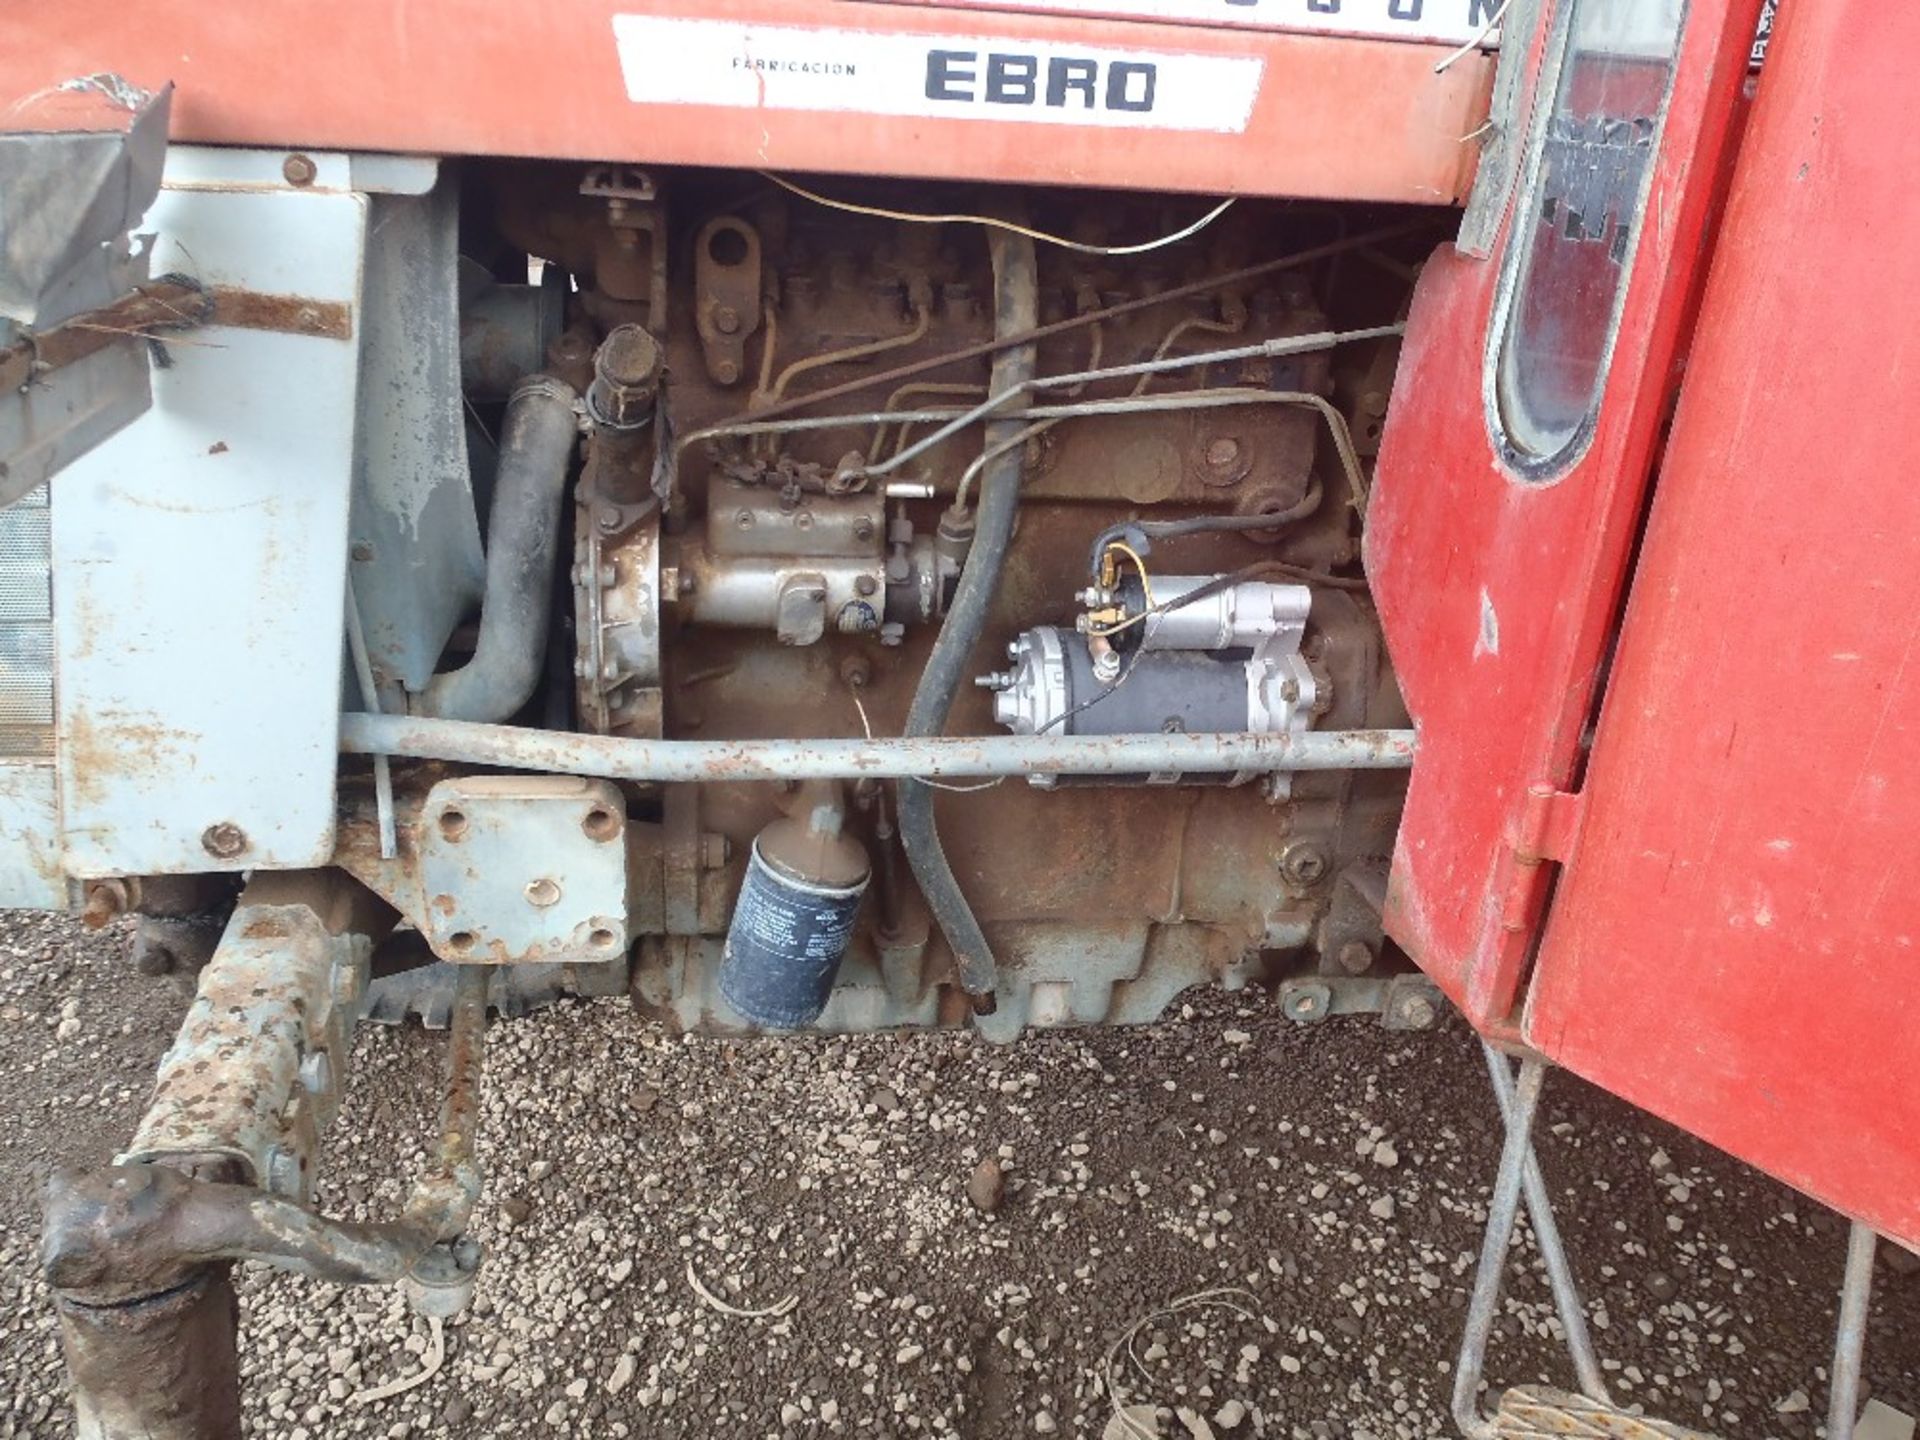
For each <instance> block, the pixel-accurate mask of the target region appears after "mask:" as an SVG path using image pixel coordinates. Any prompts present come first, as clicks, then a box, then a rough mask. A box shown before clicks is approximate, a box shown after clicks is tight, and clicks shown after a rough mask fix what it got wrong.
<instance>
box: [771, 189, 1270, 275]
mask: <svg viewBox="0 0 1920 1440" xmlns="http://www.w3.org/2000/svg"><path fill="white" fill-rule="evenodd" d="M759 174H760V175H762V176H763V177H765V178H766V179H768V180H771V181H772V182H773V183H774V184H776V185H778V186H779V187H780V188H781V189H782V190H789V191H791V192H792V193H794V194H795V195H798V196H799V197H800V198H801V199H803V200H811V201H813V203H814V204H816V205H825V206H826V207H827V208H828V209H829V210H844V211H846V212H847V213H848V214H849V215H870V216H872V217H873V218H874V219H876V220H905V221H909V222H911V223H913V224H916V225H989V226H991V227H993V228H994V229H996V230H1007V231H1011V232H1012V233H1013V234H1015V235H1024V236H1026V237H1027V238H1028V239H1029V240H1038V241H1040V242H1041V243H1042V244H1045V245H1058V246H1059V247H1060V248H1061V249H1063V250H1077V251H1079V252H1080V253H1081V254H1082V255H1144V254H1146V252H1147V251H1149V250H1158V249H1160V248H1161V247H1162V246H1163V245H1173V244H1176V243H1178V242H1179V241H1182V240H1185V239H1186V238H1187V237H1188V236H1190V235H1198V234H1199V233H1200V232H1201V231H1202V230H1204V229H1206V228H1207V226H1209V225H1211V224H1212V223H1213V222H1214V221H1216V220H1218V219H1219V218H1220V217H1221V216H1222V215H1224V214H1226V213H1227V208H1228V207H1229V206H1230V205H1232V204H1233V202H1234V199H1235V198H1236V197H1234V196H1231V195H1229V196H1228V197H1227V198H1226V199H1225V200H1222V201H1221V202H1220V203H1219V204H1218V205H1216V206H1214V207H1213V209H1211V210H1209V211H1208V212H1207V213H1206V214H1204V215H1202V216H1201V217H1200V218H1199V219H1198V220H1196V221H1194V222H1193V223H1192V224H1191V225H1189V226H1187V227H1186V228H1185V229H1181V230H1176V231H1174V232H1173V233H1172V234H1171V235H1162V236H1161V237H1160V238H1159V239H1158V240H1147V241H1143V242H1142V243H1140V244H1138V245H1088V244H1084V243H1083V242H1081V241H1079V240H1069V239H1067V238H1066V237H1065V236H1064V235H1051V234H1048V233H1047V232H1046V231H1045V230H1031V229H1029V228H1028V227H1026V226H1025V225H1016V224H1015V223H1014V222H1013V221H1011V220H1000V219H996V218H995V217H994V216H992V215H922V214H919V213H917V212H915V211H912V210H887V209H884V208H882V207H881V206H878V205H856V204H854V203H853V202H852V201H851V200H835V199H833V198H832V197H831V196H827V195H821V194H819V193H817V192H816V191H813V190H809V189H807V188H806V186H804V185H796V184H794V183H793V181H791V180H787V179H783V178H782V177H780V176H778V175H775V174H774V173H773V172H772V171H771V170H762V171H760V172H759Z"/></svg>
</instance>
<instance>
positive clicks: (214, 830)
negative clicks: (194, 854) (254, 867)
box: [200, 820, 247, 860]
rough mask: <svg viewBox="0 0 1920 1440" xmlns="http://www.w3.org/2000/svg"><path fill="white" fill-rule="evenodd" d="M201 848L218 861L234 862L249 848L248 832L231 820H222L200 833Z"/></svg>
mask: <svg viewBox="0 0 1920 1440" xmlns="http://www.w3.org/2000/svg"><path fill="white" fill-rule="evenodd" d="M200 848H201V849H202V850H205V851H206V852H207V853H208V854H209V855H211V856H213V857H214V859H216V860H232V859H235V858H236V857H238V856H239V855H241V854H243V853H244V852H245V850H246V848H247V832H246V831H244V830H242V829H241V828H240V827H239V826H238V825H236V824H234V823H233V822H232V821H231V820H220V821H217V822H215V823H214V824H212V825H209V826H208V827H207V828H206V829H205V830H203V831H201V832H200Z"/></svg>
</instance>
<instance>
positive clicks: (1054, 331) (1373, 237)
mask: <svg viewBox="0 0 1920 1440" xmlns="http://www.w3.org/2000/svg"><path fill="white" fill-rule="evenodd" d="M1433 229H1434V223H1433V221H1432V220H1429V219H1426V218H1419V219H1413V220H1402V221H1399V222H1397V223H1395V224H1391V225H1381V226H1378V227H1376V228H1374V229H1372V230H1364V231H1362V232H1361V233H1360V234H1358V235H1342V236H1340V237H1339V238H1338V239H1336V240H1329V241H1326V242H1324V243H1323V244H1319V245H1311V246H1308V247H1307V248H1306V249H1304V250H1296V251H1294V252H1293V253H1292V254H1291V255H1278V256H1275V257H1274V258H1273V259H1271V260H1259V261H1256V262H1255V263H1253V264H1251V265H1243V266H1241V267H1240V268H1239V269H1238V270H1228V271H1224V272H1222V273H1221V274H1218V275H1207V276H1203V277H1202V278H1200V279H1198V280H1190V281H1188V282H1187V283H1186V284H1184V285H1176V286H1174V287H1173V288H1172V289H1171V290H1159V291H1156V292H1154V293H1153V294H1151V295H1137V296H1135V297H1134V298H1133V299H1131V300H1122V301H1121V302H1120V303H1119V304H1117V305H1106V306H1103V307H1101V308H1100V309H1098V310H1089V311H1086V312H1085V313H1084V314H1080V315H1069V316H1067V317H1066V318H1065V319H1061V320H1052V321H1049V322H1048V323H1047V324H1045V325H1039V326H1036V327H1035V328H1033V329H1032V330H1026V331H1022V332H1021V333H1020V334H1018V335H1006V336H995V337H994V338H992V339H990V340H980V341H976V342H975V343H973V344H971V345H963V346H961V347H960V348H959V349H957V350H947V351H943V352H942V353H941V354H938V355H928V356H926V357H925V358H924V359H920V360H913V361H909V362H908V363H907V364H905V365H896V366H894V367H893V368H892V369H891V370H882V371H880V372H879V373H877V374H874V375H860V376H856V377H855V378H853V379H851V380H846V381H842V382H841V383H840V384H837V385H829V386H827V388H826V389H824V390H810V391H808V392H807V393H806V394H805V395H795V396H794V397H793V398H792V399H790V400H782V401H781V402H780V403H779V404H778V405H774V406H770V407H768V408H767V409H766V410H763V411H761V412H759V413H758V414H757V415H755V414H753V413H751V412H750V413H748V414H745V415H736V416H732V417H730V419H731V420H748V419H760V420H771V419H773V418H774V417H775V416H777V415H787V414H791V413H792V412H793V411H795V410H798V409H801V408H802V407H804V406H809V405H818V404H821V403H822V402H824V401H827V400H838V399H839V398H840V397H841V396H843V395H854V394H857V393H859V392H860V391H862V390H875V389H878V388H879V387H880V386H882V385H897V384H898V383H899V382H900V381H902V380H910V379H912V378H913V377H914V376H916V375H924V374H926V373H927V372H928V371H929V370H941V369H944V368H945V367H947V366H949V365H957V364H959V363H960V362H961V361H962V360H973V359H977V358H978V357H980V356H982V355H991V354H994V353H995V352H996V351H1000V350H1007V349H1011V348H1012V347H1013V346H1015V345H1026V344H1030V343H1032V342H1033V341H1036V340H1047V339H1051V338H1052V337H1053V336H1055V335H1064V334H1066V333H1067V332H1068V331H1070V330H1077V329H1080V328H1081V327H1083V326H1086V325H1098V324H1100V323H1102V322H1103V321H1107V320H1114V319H1118V318H1119V317H1120V316H1122V315H1131V314H1134V313H1135V312H1136V311H1140V310H1151V309H1153V308H1155V307H1156V306H1160V305H1171V304H1173V303H1174V302H1175V301H1179V300H1186V299H1189V298H1191V297H1192V296H1195V295H1205V294H1209V293H1211V292H1214V291H1219V290H1226V289H1230V288H1231V287H1233V286H1235V285H1242V284H1245V283H1246V282H1247V281H1249V280H1257V279H1259V278H1260V277H1261V276H1263V275H1273V274H1277V273H1279V272H1280V271H1282V270H1299V269H1303V268H1305V267H1306V266H1308V265H1313V264H1316V263H1318V262H1319V261H1321V260H1326V259H1330V258H1332V257H1334V256H1337V255H1341V254H1344V253H1345V252H1347V251H1349V250H1360V249H1365V248H1366V247H1368V246H1373V245H1384V244H1386V243H1387V242H1388V241H1390V240H1398V239H1401V238H1402V237H1404V236H1408V235H1415V234H1419V233H1422V232H1427V233H1432V231H1433Z"/></svg>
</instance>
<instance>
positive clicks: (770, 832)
mask: <svg viewBox="0 0 1920 1440" xmlns="http://www.w3.org/2000/svg"><path fill="white" fill-rule="evenodd" d="M844 820H845V812H844V810H843V809H842V808H841V803H840V787H839V786H838V784H837V783H835V782H833V781H825V780H822V781H809V782H808V783H807V784H805V785H803V786H802V787H801V789H800V794H799V803H798V805H797V806H796V807H795V809H794V811H793V813H791V814H789V815H785V816H782V817H781V818H780V819H778V820H775V821H774V822H773V823H772V824H771V825H769V826H767V828H766V829H764V830H762V831H761V832H760V833H759V835H757V836H755V837H754V842H753V853H752V854H751V855H750V856H749V857H748V860H747V874H746V878H745V879H744V880H743V881H742V882H741V885H740V898H739V900H738V901H737V902H736V903H735V904H734V908H733V923H732V924H731V925H730V926H728V928H727V944H726V949H725V950H724V951H723V952H722V954H721V958H720V993H721V995H722V996H724V997H725V999H726V1002H727V1003H728V1004H729V1005H731V1006H732V1007H733V1008H734V1009H735V1010H736V1011H737V1012H739V1014H740V1017H741V1018H742V1019H744V1020H748V1021H751V1022H752V1023H753V1024H756V1025H765V1026H768V1027H769V1028H772V1029H776V1030H793V1029H798V1028H799V1027H800V1026H803V1025H810V1024H812V1023H813V1022H814V1021H815V1020H817V1019H819V1018H820V1012H821V1011H822V1010H824V1009H826V1006H827V996H828V995H829V994H830V993H832V990H833V981H834V977H835V975H837V974H838V973H839V970H840V961H841V960H842V958H843V957H845V955H846V953H847V942H848V941H849V940H850V939H851V938H852V936H853V923H854V918H855V916H856V915H858V913H859V910H860V897H861V896H862V895H863V894H865V893H866V889H867V880H868V878H869V875H870V873H871V871H870V867H869V865H868V863H867V853H866V851H865V849H864V848H862V847H861V845H860V844H859V843H858V842H857V841H855V840H853V839H852V838H851V837H850V836H847V835H845V834H843V833H842V831H841V827H842V824H843V823H844Z"/></svg>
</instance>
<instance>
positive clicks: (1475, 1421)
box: [1453, 1060, 1547, 1440]
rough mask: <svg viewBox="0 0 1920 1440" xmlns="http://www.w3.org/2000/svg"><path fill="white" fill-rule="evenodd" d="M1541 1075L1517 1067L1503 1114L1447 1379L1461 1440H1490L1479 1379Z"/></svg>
mask: <svg viewBox="0 0 1920 1440" xmlns="http://www.w3.org/2000/svg"><path fill="white" fill-rule="evenodd" d="M1502 1063H1504V1062H1502ZM1546 1074H1547V1067H1546V1063H1545V1062H1544V1061H1541V1060H1523V1061H1521V1062H1520V1083H1519V1084H1518V1086H1517V1087H1516V1088H1515V1091H1514V1095H1513V1106H1512V1108H1511V1109H1510V1110H1509V1111H1508V1112H1507V1138H1506V1143H1505V1144H1504V1145H1503V1146H1501V1149H1500V1169H1499V1170H1498V1172H1497V1173H1496V1174H1495V1176H1494V1181H1493V1197H1492V1199H1491V1200H1489V1201H1488V1202H1487V1233H1486V1237H1485V1239H1484V1240H1483V1241H1482V1242H1481V1245H1480V1268H1479V1269H1478V1270H1477V1271H1476V1272H1475V1273H1474V1277H1473V1299H1472V1300H1471V1302H1470V1303H1469V1304H1468V1306H1467V1325H1466V1333H1465V1335H1463V1336H1462V1337H1461V1341H1460V1360H1459V1363H1458V1365H1456V1366H1455V1368H1454V1377H1453V1423H1454V1424H1456V1425H1458V1426H1459V1427H1460V1433H1461V1434H1463V1435H1465V1436H1466V1437H1467V1440H1492V1436H1493V1434H1494V1429H1493V1425H1492V1423H1491V1422H1490V1421H1488V1420H1487V1418H1486V1417H1485V1416H1484V1415H1482V1414H1481V1413H1480V1377H1481V1375H1482V1373H1483V1372H1484V1371H1485V1368H1486V1360H1487V1341H1488V1339H1489V1338H1491V1336H1492V1334H1493V1316H1494V1311H1495V1309H1496V1308H1497V1307H1498V1306H1499V1304H1500V1282H1501V1279H1502V1277H1503V1276H1504V1274H1505V1272H1506V1267H1507V1246H1508V1245H1509V1244H1510V1243H1512V1240H1513V1226H1514V1222H1515V1221H1516V1220H1517V1219H1518V1218H1519V1214H1520V1192H1521V1190H1522V1188H1523V1185H1524V1180H1525V1175H1526V1162H1527V1158H1528V1156H1530V1155H1531V1154H1532V1153H1533V1117H1534V1115H1535V1113H1536V1112H1537V1111H1538V1110H1539V1108H1540V1088H1541V1086H1542V1085H1543V1084H1545V1082H1546Z"/></svg>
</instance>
